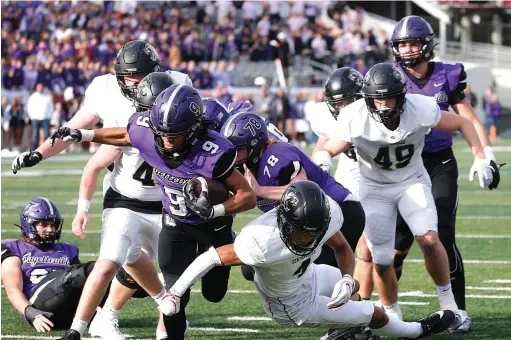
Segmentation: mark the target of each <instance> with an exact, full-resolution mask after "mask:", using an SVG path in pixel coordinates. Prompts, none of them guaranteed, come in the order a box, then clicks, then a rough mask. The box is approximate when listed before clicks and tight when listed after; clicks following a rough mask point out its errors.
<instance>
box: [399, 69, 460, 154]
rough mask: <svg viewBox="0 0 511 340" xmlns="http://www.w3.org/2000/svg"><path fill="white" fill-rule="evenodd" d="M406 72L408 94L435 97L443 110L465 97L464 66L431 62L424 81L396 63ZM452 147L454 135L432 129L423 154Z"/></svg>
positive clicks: (426, 139)
mask: <svg viewBox="0 0 511 340" xmlns="http://www.w3.org/2000/svg"><path fill="white" fill-rule="evenodd" d="M395 66H396V67H400V68H401V69H402V70H403V71H404V72H403V74H404V75H405V80H406V84H407V86H408V93H415V94H422V95H424V96H428V97H435V99H436V101H437V103H438V106H440V109H441V110H444V111H449V106H450V105H455V104H458V103H459V102H461V101H462V100H463V99H464V98H465V95H464V93H463V91H464V90H465V87H466V78H467V75H466V73H465V71H464V68H463V64H460V63H457V64H449V63H443V62H429V63H428V74H427V75H426V77H424V78H423V79H416V78H415V77H413V76H412V75H411V74H410V73H408V72H407V71H406V69H405V68H403V67H402V66H401V64H399V63H396V64H395ZM451 146H452V133H451V132H445V131H440V130H436V129H431V132H430V133H429V134H428V135H426V138H425V144H424V150H423V152H436V151H440V150H445V149H447V148H450V147H451Z"/></svg>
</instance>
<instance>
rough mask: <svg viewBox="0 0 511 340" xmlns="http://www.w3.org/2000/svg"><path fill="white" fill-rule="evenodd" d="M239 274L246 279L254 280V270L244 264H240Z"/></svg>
mask: <svg viewBox="0 0 511 340" xmlns="http://www.w3.org/2000/svg"><path fill="white" fill-rule="evenodd" d="M241 274H242V275H243V277H244V278H245V280H247V281H252V282H253V281H254V275H255V270H254V268H252V267H251V266H248V265H246V264H242V265H241Z"/></svg>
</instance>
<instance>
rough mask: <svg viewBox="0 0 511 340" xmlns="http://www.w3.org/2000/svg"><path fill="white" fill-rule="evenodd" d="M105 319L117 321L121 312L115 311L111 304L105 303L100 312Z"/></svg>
mask: <svg viewBox="0 0 511 340" xmlns="http://www.w3.org/2000/svg"><path fill="white" fill-rule="evenodd" d="M100 313H101V314H102V315H103V316H104V317H105V318H107V319H109V320H113V319H117V314H119V311H118V310H116V309H114V308H113V307H112V305H111V304H110V303H108V302H107V303H105V305H104V306H103V308H102V309H101V312H100Z"/></svg>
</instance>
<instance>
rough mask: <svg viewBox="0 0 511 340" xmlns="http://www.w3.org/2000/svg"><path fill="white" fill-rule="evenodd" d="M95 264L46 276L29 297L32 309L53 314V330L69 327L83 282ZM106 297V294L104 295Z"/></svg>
mask: <svg viewBox="0 0 511 340" xmlns="http://www.w3.org/2000/svg"><path fill="white" fill-rule="evenodd" d="M94 263H95V262H87V263H82V264H75V265H72V266H70V267H69V268H67V269H65V270H57V271H54V272H51V273H49V274H48V275H46V276H45V277H44V278H43V279H42V280H41V282H39V283H38V284H37V286H36V287H35V289H34V290H33V291H32V293H31V294H30V297H29V301H30V303H31V304H32V306H33V307H34V308H37V309H40V310H42V311H45V312H51V313H53V317H52V318H51V321H52V322H53V324H54V329H68V328H69V327H71V323H72V321H73V318H74V315H75V312H76V308H77V307H78V302H79V301H80V296H81V294H82V290H83V287H84V285H85V281H86V280H87V277H88V276H89V274H90V272H91V271H92V268H94ZM106 295H108V294H106Z"/></svg>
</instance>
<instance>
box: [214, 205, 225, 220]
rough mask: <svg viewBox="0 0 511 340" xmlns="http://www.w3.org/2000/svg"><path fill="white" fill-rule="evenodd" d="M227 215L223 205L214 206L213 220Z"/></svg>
mask: <svg viewBox="0 0 511 340" xmlns="http://www.w3.org/2000/svg"><path fill="white" fill-rule="evenodd" d="M224 215H225V207H224V205H223V204H222V203H220V204H217V205H214V206H213V218H215V217H220V216H224Z"/></svg>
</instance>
